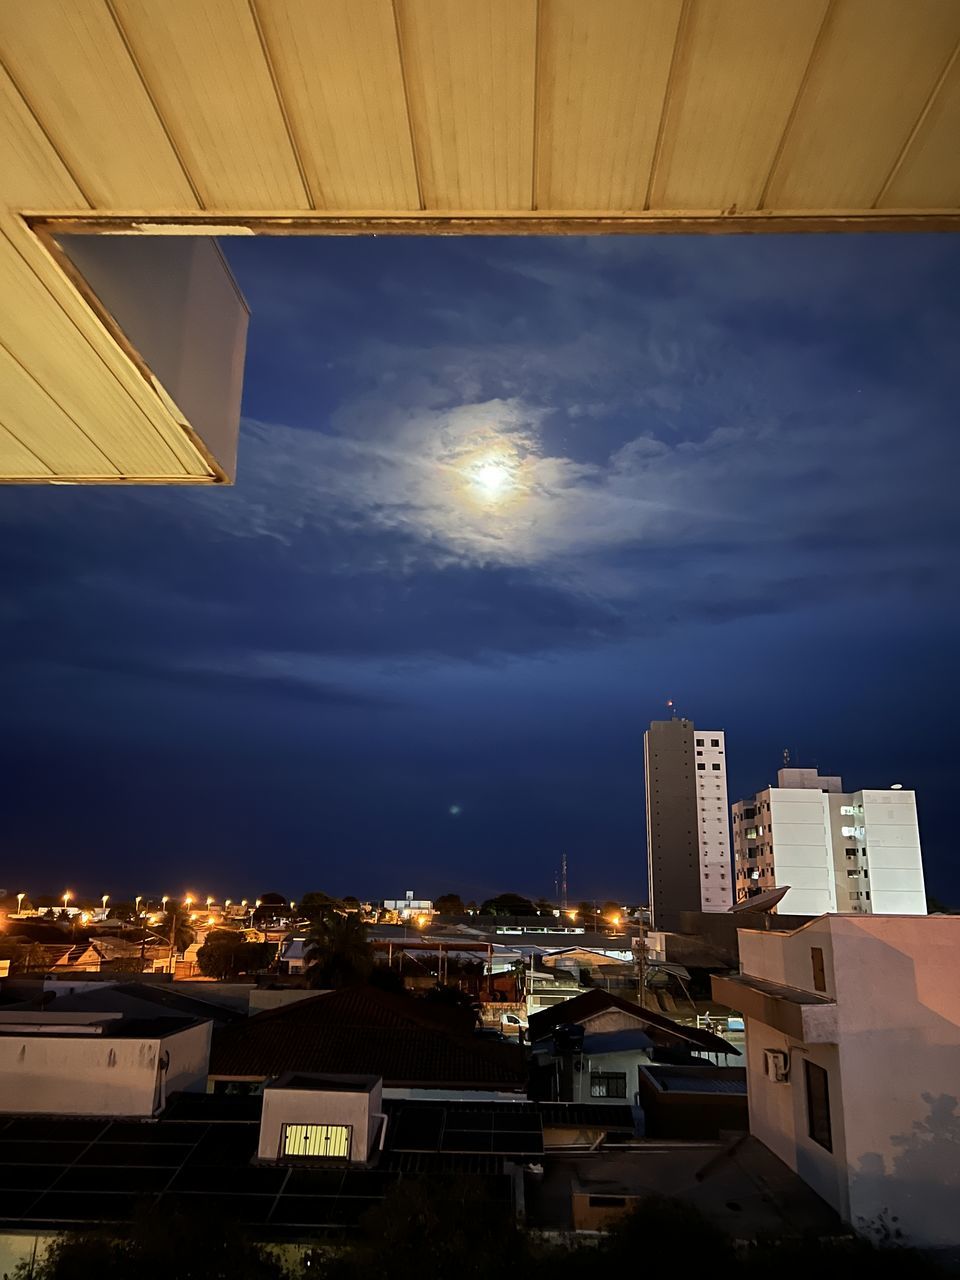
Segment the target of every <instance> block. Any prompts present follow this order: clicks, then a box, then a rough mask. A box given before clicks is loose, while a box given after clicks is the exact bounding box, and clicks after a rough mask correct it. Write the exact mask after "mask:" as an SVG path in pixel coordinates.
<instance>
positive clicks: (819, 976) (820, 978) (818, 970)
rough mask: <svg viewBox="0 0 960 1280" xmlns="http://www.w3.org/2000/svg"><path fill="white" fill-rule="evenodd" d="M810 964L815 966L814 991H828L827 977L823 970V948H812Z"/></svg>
mask: <svg viewBox="0 0 960 1280" xmlns="http://www.w3.org/2000/svg"><path fill="white" fill-rule="evenodd" d="M810 963H811V964H812V965H813V989H814V991H826V989H827V975H826V972H825V971H824V968H823V947H811V948H810Z"/></svg>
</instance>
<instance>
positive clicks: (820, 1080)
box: [803, 1062, 833, 1151]
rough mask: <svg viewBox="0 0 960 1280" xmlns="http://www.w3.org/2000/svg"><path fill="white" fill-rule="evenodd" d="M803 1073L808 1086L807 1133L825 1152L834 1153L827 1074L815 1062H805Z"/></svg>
mask: <svg viewBox="0 0 960 1280" xmlns="http://www.w3.org/2000/svg"><path fill="white" fill-rule="evenodd" d="M803 1071H804V1075H805V1077H806V1084H807V1132H808V1133H809V1134H810V1137H811V1138H812V1139H813V1140H814V1142H816V1143H817V1144H818V1145H819V1146H821V1147H823V1149H824V1150H825V1151H832V1150H833V1136H832V1134H831V1132H830V1086H829V1082H828V1077H827V1073H826V1071H824V1069H823V1067H818V1066H817V1064H816V1063H815V1062H804V1064H803Z"/></svg>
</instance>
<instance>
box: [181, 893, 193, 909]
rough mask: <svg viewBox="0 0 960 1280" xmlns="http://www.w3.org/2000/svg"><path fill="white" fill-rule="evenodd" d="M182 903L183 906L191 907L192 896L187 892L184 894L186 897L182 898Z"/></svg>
mask: <svg viewBox="0 0 960 1280" xmlns="http://www.w3.org/2000/svg"><path fill="white" fill-rule="evenodd" d="M183 905H184V906H185V907H191V906H192V905H193V898H192V896H191V895H190V894H189V893H188V894H187V895H186V897H185V898H184V900H183Z"/></svg>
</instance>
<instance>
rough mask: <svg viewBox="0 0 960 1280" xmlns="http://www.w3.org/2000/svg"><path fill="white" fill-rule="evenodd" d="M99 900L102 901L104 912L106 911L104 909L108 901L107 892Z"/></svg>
mask: <svg viewBox="0 0 960 1280" xmlns="http://www.w3.org/2000/svg"><path fill="white" fill-rule="evenodd" d="M100 901H101V902H102V903H103V910H104V912H106V910H107V903H108V902H109V901H110V895H109V893H105V894H104V895H103V897H102V898H101V899H100Z"/></svg>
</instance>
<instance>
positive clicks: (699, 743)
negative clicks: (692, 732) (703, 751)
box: [697, 738, 703, 747]
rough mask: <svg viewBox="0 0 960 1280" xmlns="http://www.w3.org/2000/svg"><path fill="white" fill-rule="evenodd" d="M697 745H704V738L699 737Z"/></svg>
mask: <svg viewBox="0 0 960 1280" xmlns="http://www.w3.org/2000/svg"><path fill="white" fill-rule="evenodd" d="M697 746H698V747H702V746H703V739H702V738H698V739H697Z"/></svg>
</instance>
